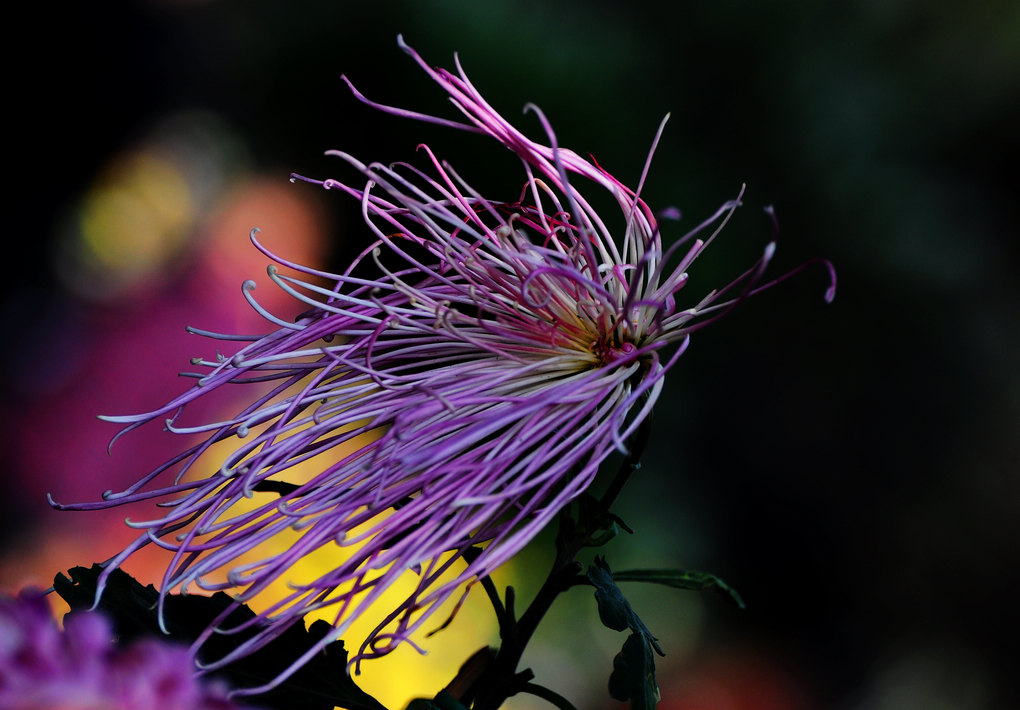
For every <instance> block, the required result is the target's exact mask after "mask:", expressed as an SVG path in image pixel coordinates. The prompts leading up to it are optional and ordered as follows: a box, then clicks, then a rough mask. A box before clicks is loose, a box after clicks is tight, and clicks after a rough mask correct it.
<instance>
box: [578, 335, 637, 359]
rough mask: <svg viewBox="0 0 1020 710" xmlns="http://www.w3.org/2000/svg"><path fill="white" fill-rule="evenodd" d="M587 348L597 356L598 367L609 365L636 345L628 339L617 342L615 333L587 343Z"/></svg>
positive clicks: (632, 350)
mask: <svg viewBox="0 0 1020 710" xmlns="http://www.w3.org/2000/svg"><path fill="white" fill-rule="evenodd" d="M588 348H589V349H590V350H591V351H592V353H593V354H594V355H595V357H597V358H598V361H599V362H598V365H599V367H601V366H603V365H611V364H612V363H614V362H616V361H617V360H619V359H620V358H623V357H626V356H627V355H630V354H631V353H633V352H634V351H635V350H637V346H636V345H635V344H634V343H631V342H629V341H625V342H623V343H621V342H619V338H618V337H617V335H616V333H611V334H609V335H604V336H602V337H600V338H599V339H598V340H595V341H593V342H592V343H591V344H589V345H588Z"/></svg>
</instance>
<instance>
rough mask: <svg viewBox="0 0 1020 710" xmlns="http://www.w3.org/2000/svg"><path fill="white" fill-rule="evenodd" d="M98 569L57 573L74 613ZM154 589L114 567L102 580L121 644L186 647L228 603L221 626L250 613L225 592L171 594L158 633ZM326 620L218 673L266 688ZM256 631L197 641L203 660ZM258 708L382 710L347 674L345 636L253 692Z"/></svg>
mask: <svg viewBox="0 0 1020 710" xmlns="http://www.w3.org/2000/svg"><path fill="white" fill-rule="evenodd" d="M102 571H103V568H102V567H100V566H99V565H92V567H91V568H86V567H75V568H73V569H71V570H69V571H68V574H69V575H70V577H66V576H64V575H63V574H58V575H57V576H56V578H55V579H54V582H53V588H54V590H55V591H56V592H57V594H59V595H60V596H61V597H62V598H63V599H64V601H66V602H67V603H68V604H69V605H70V607H71V610H72V611H77V610H82V609H89V608H91V607H92V604H93V602H94V601H95V596H96V584H97V582H98V580H99V575H100V573H101V572H102ZM158 601H159V592H158V591H156V588H155V587H153V586H152V585H151V584H150V585H148V586H143V585H142V584H141V583H139V582H138V581H136V580H135V579H134V578H132V577H131V576H130V575H129V574H127V573H126V572H124V571H123V570H120V569H117V570H114V571H113V572H112V573H111V574H110V576H109V578H108V579H107V582H106V588H105V589H104V590H103V596H102V598H101V599H100V601H99V605H98V609H99V610H100V611H102V612H103V613H104V614H105V615H106V616H107V617H108V618H109V619H110V621H111V622H112V623H113V626H114V629H115V631H116V633H117V634H118V636H119V637H120V638H121V640H123V641H127V640H131V639H134V638H139V637H144V636H158V637H160V638H162V639H164V640H166V639H169V640H171V641H176V642H178V643H182V644H188V645H190V644H191V643H192V642H193V641H194V640H195V639H197V638H198V636H199V635H200V634H201V633H202V632H203V631H205V629H206V628H207V627H208V626H209V624H211V623H212V622H213V621H214V620H215V619H216V618H217V617H218V616H219V615H220V614H222V613H223V612H225V611H227V610H228V609H229V608H231V607H233V611H232V612H230V615H229V617H228V618H227V623H229V624H231V625H232V624H236V623H238V622H241V621H245V620H248V619H253V618H255V616H256V614H255V612H253V611H252V610H251V609H249V608H248V607H247V606H246V605H236V604H235V602H234V600H233V599H231V598H230V597H229V596H227V595H226V594H224V593H223V592H217V593H216V594H213V595H212V596H204V595H198V594H170V595H167V597H166V600H165V602H164V616H163V618H164V622H165V625H166V628H167V631H168V632H169V633H168V634H164V633H162V631H160V628H159V620H158V618H157V604H158ZM330 628H331V627H330V625H329V624H328V623H326V622H325V621H321V620H320V621H316V622H315V623H313V624H312V625H311V626H310V627H309V628H308V629H307V630H306V629H305V628H304V627H303V626H302V625H300V624H295V625H293V626H291V627H289V628H288V629H286V630H285V631H283V632H282V633H281V634H280V635H279V636H278V637H277V638H275V639H273V640H272V641H271V642H269V643H268V644H266V645H265V646H263V647H262V648H261V649H259V650H258V651H256V652H254V653H252V654H250V655H248V656H245V657H244V658H241V659H240V660H238V661H236V662H235V663H231V664H230V665H229V666H227V667H225V668H224V669H223V670H222V671H220V672H218V673H216V674H215V675H216V677H220V678H223V679H224V680H225V681H226V682H227V683H229V684H230V685H231V686H233V687H235V688H245V687H248V688H252V687H257V686H260V685H264V684H266V683H268V682H270V681H272V680H273V679H274V678H276V677H278V676H279V675H280V674H281V673H283V671H284V670H286V669H287V667H288V666H289V665H290V663H291V662H293V661H294V660H295V659H297V658H298V657H299V656H300V655H301V654H302V653H304V652H305V651H307V650H308V648H310V647H311V646H312V645H313V644H314V643H315V642H317V641H319V640H320V639H322V638H323V637H324V636H325V634H326V633H328V632H329V630H330ZM253 633H254V630H253V631H251V632H250V633H238V634H230V635H225V634H214V635H213V636H212V637H211V638H210V639H209V640H208V641H207V642H206V643H204V644H203V645H202V648H201V651H200V654H199V657H200V658H201V659H203V660H206V661H208V660H212V659H216V658H221V657H223V656H224V655H226V654H227V653H229V652H230V651H231V650H233V649H234V648H236V647H237V646H238V645H240V644H241V643H242V642H244V641H245V640H246V639H248V638H250V636H251V635H252V634H253ZM253 700H254V701H255V702H256V703H257V704H258V705H259V706H261V707H264V708H267V710H268V709H270V708H279V710H292V709H293V708H301V709H302V710H333V708H334V707H335V706H340V707H343V708H346V710H386V708H385V707H384V706H383V705H382V704H380V703H379V702H378V701H377V700H375V698H373V697H372V696H370V695H368V694H367V693H365V692H364V691H363V690H361V688H359V687H358V686H357V685H356V684H355V683H354V681H353V680H352V679H351V677H350V676H349V675H348V674H347V651H346V649H345V648H344V644H343V641H334V642H332V643H330V644H329V645H327V646H326V647H325V648H324V649H323V650H322V652H320V653H318V654H317V655H315V656H314V657H313V658H312V659H311V660H310V661H309V662H308V663H306V664H305V665H303V666H302V667H301V668H299V669H298V670H297V671H296V672H295V673H294V674H293V675H291V676H290V677H289V678H287V680H285V681H284V682H283V683H281V684H280V685H278V686H277V687H276V688H273V689H272V690H270V691H269V692H266V693H263V694H261V695H257V696H253Z"/></svg>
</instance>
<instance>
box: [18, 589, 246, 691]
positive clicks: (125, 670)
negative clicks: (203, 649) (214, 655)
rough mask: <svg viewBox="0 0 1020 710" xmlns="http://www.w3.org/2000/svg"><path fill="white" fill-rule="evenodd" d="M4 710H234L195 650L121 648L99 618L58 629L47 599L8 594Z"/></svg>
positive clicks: (80, 617)
mask: <svg viewBox="0 0 1020 710" xmlns="http://www.w3.org/2000/svg"><path fill="white" fill-rule="evenodd" d="M0 707H3V708H11V710H42V709H43V708H62V709H65V710H179V709H180V708H188V709H189V710H192V709H193V710H231V708H237V707H240V706H237V705H235V704H234V703H232V702H230V701H229V700H228V699H227V695H226V690H225V688H222V687H220V686H219V685H217V684H214V683H202V682H200V681H199V678H198V677H197V675H196V669H195V663H194V659H193V658H192V656H191V654H190V653H189V651H188V649H187V648H185V647H183V646H174V645H170V644H167V643H163V642H161V641H156V640H148V641H139V642H136V643H134V644H132V645H131V646H130V647H127V648H124V649H118V648H117V647H116V646H114V644H113V636H112V634H111V630H110V625H109V623H108V622H107V620H106V619H105V617H103V616H101V615H100V614H98V613H93V612H76V613H72V614H69V615H68V616H67V617H66V618H65V621H64V631H63V632H61V630H60V629H59V628H58V627H57V624H56V621H55V620H54V618H53V615H52V613H51V612H50V607H49V605H48V604H47V602H46V598H45V597H44V596H43V595H42V594H41V593H40V592H38V591H36V590H25V591H23V592H22V593H21V594H20V595H19V596H18V598H16V599H11V598H8V597H2V596H0Z"/></svg>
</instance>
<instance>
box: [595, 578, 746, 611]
mask: <svg viewBox="0 0 1020 710" xmlns="http://www.w3.org/2000/svg"><path fill="white" fill-rule="evenodd" d="M613 579H614V580H616V581H617V582H652V583H654V584H665V585H666V586H667V587H674V588H676V589H694V590H703V589H715V590H717V591H718V592H720V593H721V594H723V595H725V596H727V597H729V598H730V599H731V600H732V601H733V602H734V603H735V604H736V605H737V606H739V607H740V608H741V609H743V608H744V600H743V599H741V598H740V595H739V594H738V593H737V590H736V589H733V588H732V587H731V586H730V585H728V584H726V582H724V581H722V580H721V579H720V578H719V577H717V576H715V575H714V574H711V573H710V572H698V571H695V570H682V569H629V570H623V571H621V572H613Z"/></svg>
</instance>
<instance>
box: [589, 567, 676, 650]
mask: <svg viewBox="0 0 1020 710" xmlns="http://www.w3.org/2000/svg"><path fill="white" fill-rule="evenodd" d="M613 578H614V575H613V572H612V570H610V569H609V564H608V563H607V562H606V560H605V558H604V557H601V556H597V557H596V558H595V564H593V565H591V566H589V567H588V581H590V582H591V583H592V585H594V587H595V602H596V603H597V604H598V608H599V619H600V620H601V621H602V623H603V625H605V626H606V627H608V628H610V629H613V630H614V631H623V630H625V629H630V630H631V631H634V632H637V633H639V634H642V635H644V636H645V637H646V638H648V641H649V643H651V644H652V645H653V646H654V647H655V650H656V652H657V653H658V654H659V655H660V656H664V655H665V654H664V653H663V652H662V649H661V648H660V647H659V644H658V642H657V640H656V639H655V637H654V636H652V632H651V631H649V630H648V627H647V626H645V624H644V622H643V621H641V619H640V617H638V615H637V614H636V613H634V609H633V608H632V607H631V605H630V602H628V601H627V598H626V597H624V596H623V592H622V591H621V590H620V588H619V587H618V586H616V582H615V581H614V579H613Z"/></svg>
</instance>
